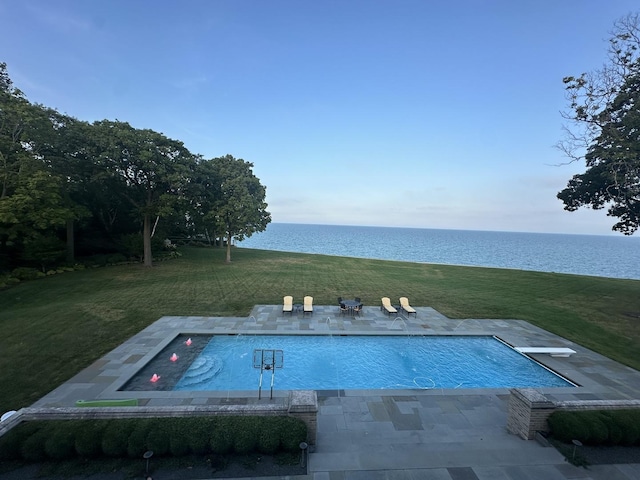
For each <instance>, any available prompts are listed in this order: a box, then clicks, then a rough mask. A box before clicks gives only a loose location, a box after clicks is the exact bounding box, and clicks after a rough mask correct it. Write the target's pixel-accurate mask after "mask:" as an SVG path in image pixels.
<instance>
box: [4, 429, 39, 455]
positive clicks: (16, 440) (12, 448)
mask: <svg viewBox="0 0 640 480" xmlns="http://www.w3.org/2000/svg"><path fill="white" fill-rule="evenodd" d="M39 429H40V426H39V424H38V423H37V422H27V423H22V424H20V425H18V426H17V427H14V428H13V429H11V430H9V431H8V432H7V433H5V434H4V435H3V436H2V437H0V460H19V459H21V458H22V451H21V449H22V444H23V443H24V441H25V440H26V439H27V438H29V437H30V436H31V435H33V434H34V433H35V432H36V431H38V430H39Z"/></svg>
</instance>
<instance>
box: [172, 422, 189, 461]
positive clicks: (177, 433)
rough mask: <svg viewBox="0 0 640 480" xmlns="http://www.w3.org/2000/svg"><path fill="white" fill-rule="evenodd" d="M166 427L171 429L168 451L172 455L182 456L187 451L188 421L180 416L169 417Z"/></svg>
mask: <svg viewBox="0 0 640 480" xmlns="http://www.w3.org/2000/svg"><path fill="white" fill-rule="evenodd" d="M167 420H168V422H169V425H168V427H169V428H170V430H171V436H170V438H169V452H170V453H171V455H173V456H174V457H182V456H184V455H187V454H188V453H189V437H190V435H191V433H190V431H189V423H190V422H185V421H184V419H182V418H175V419H174V418H169V419H167Z"/></svg>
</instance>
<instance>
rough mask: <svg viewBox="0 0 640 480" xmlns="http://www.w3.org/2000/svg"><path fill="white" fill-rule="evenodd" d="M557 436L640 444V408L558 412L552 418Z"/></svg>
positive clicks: (593, 442)
mask: <svg viewBox="0 0 640 480" xmlns="http://www.w3.org/2000/svg"><path fill="white" fill-rule="evenodd" d="M549 426H550V427H551V433H552V435H553V437H554V438H556V439H557V440H560V441H561V442H564V443H570V442H571V441H572V440H579V441H581V442H582V443H584V444H585V445H604V444H610V445H616V444H620V443H621V444H624V445H638V444H640V410H604V411H602V410H589V411H575V412H570V411H557V412H554V413H553V414H552V415H551V416H550V417H549Z"/></svg>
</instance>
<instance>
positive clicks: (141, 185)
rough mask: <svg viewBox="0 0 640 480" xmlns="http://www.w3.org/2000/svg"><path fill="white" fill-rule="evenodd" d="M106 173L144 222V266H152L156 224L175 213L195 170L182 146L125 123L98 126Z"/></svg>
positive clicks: (99, 124)
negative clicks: (152, 242)
mask: <svg viewBox="0 0 640 480" xmlns="http://www.w3.org/2000/svg"><path fill="white" fill-rule="evenodd" d="M94 127H95V128H96V129H97V135H98V137H99V139H98V143H99V144H101V145H102V152H101V159H102V162H103V165H104V167H105V169H106V170H107V171H108V172H110V173H111V174H112V175H113V176H114V177H116V178H117V179H119V180H120V182H121V184H122V186H123V187H124V188H121V189H118V191H119V192H121V194H122V195H123V196H124V198H125V199H126V200H127V201H128V202H129V203H130V204H131V205H132V206H133V207H134V208H135V209H136V211H137V213H138V215H140V216H141V217H142V220H143V232H142V233H143V244H144V265H145V266H149V267H150V266H152V264H153V263H152V252H151V237H152V234H153V225H154V221H156V220H158V219H159V218H160V217H161V216H163V215H169V214H171V213H173V211H174V207H175V206H176V202H177V201H179V200H180V199H181V196H182V195H183V190H184V187H185V185H186V184H187V183H188V182H189V179H190V178H191V175H192V170H193V167H194V160H193V155H192V154H191V153H190V152H189V151H188V150H187V149H186V148H185V147H184V145H183V144H182V142H179V141H177V140H172V139H169V138H167V137H165V136H164V135H162V134H160V133H157V132H154V131H153V130H148V129H146V130H139V129H135V128H133V127H132V126H131V125H129V124H128V123H125V122H118V121H115V122H112V121H108V120H104V121H101V122H96V123H95V124H94Z"/></svg>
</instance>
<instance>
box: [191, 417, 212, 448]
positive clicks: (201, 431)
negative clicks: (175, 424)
mask: <svg viewBox="0 0 640 480" xmlns="http://www.w3.org/2000/svg"><path fill="white" fill-rule="evenodd" d="M213 425H214V422H213V418H212V417H206V418H190V419H188V427H187V428H188V429H189V432H190V435H189V450H191V452H192V453H193V454H195V455H204V454H205V453H208V452H209V451H210V449H211V447H210V445H209V432H211V431H212V430H213Z"/></svg>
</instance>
